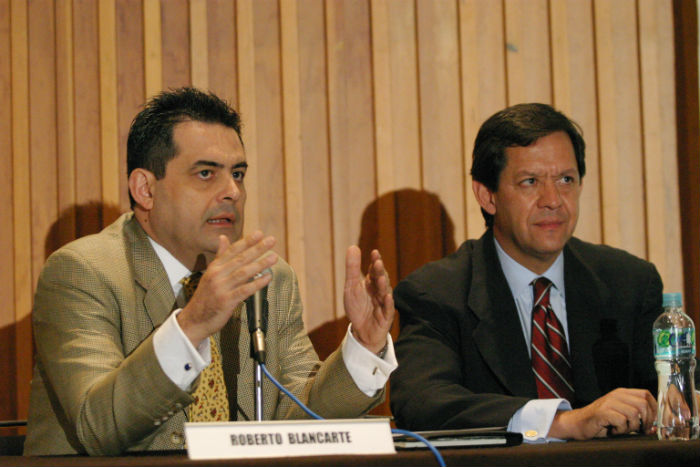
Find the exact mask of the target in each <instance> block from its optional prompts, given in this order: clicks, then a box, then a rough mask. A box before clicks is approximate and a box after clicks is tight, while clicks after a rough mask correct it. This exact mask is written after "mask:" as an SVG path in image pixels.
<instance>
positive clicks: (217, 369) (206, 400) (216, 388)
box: [182, 272, 229, 422]
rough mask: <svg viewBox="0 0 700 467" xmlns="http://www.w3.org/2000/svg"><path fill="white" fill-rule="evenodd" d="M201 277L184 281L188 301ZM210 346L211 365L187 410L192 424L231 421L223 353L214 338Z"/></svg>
mask: <svg viewBox="0 0 700 467" xmlns="http://www.w3.org/2000/svg"><path fill="white" fill-rule="evenodd" d="M201 277H202V273H201V272H195V273H193V274H192V275H190V276H188V277H185V278H184V279H182V286H183V291H184V293H185V300H186V301H189V300H190V298H192V295H193V294H194V291H195V289H196V288H197V285H198V284H199V279H200V278H201ZM209 344H210V346H211V364H209V366H207V367H206V368H205V369H204V370H202V373H201V374H200V375H199V386H197V389H196V390H195V391H194V393H193V394H192V396H193V397H194V401H193V402H192V403H191V404H190V406H189V407H188V408H187V415H188V417H189V420H190V421H191V422H212V421H228V420H229V408H228V396H227V394H226V383H225V382H224V371H223V369H222V366H221V352H220V351H219V345H218V344H217V343H216V340H215V339H214V337H213V336H211V337H209Z"/></svg>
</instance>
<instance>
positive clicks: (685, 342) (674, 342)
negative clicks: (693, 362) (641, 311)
mask: <svg viewBox="0 0 700 467" xmlns="http://www.w3.org/2000/svg"><path fill="white" fill-rule="evenodd" d="M693 355H695V329H694V328H671V329H654V357H655V358H657V359H659V358H661V359H669V358H677V357H691V356H693Z"/></svg>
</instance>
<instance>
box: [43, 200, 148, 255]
mask: <svg viewBox="0 0 700 467" xmlns="http://www.w3.org/2000/svg"><path fill="white" fill-rule="evenodd" d="M136 229H140V227H138V224H137V222H136V220H135V219H133V216H132V215H131V213H128V214H123V215H122V216H120V217H119V218H118V219H117V220H116V221H114V222H113V223H112V224H110V225H108V226H107V227H105V228H104V229H103V230H102V231H100V232H98V233H95V234H90V235H86V236H84V237H80V238H77V239H75V240H73V241H71V242H69V243H67V244H65V245H63V246H62V247H61V248H59V249H58V250H56V251H55V252H53V253H52V254H51V255H50V256H49V257H48V259H47V262H46V267H49V268H50V267H52V266H55V265H56V264H63V263H65V262H83V263H94V264H96V265H102V266H110V267H113V266H116V263H118V262H119V261H121V260H122V259H124V260H126V254H127V253H126V252H127V250H128V246H127V244H128V243H130V242H131V241H132V240H130V239H129V237H130V236H133V235H138V234H137V233H136ZM142 235H143V239H144V240H146V235H145V233H142Z"/></svg>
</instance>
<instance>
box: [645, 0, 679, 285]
mask: <svg viewBox="0 0 700 467" xmlns="http://www.w3.org/2000/svg"><path fill="white" fill-rule="evenodd" d="M671 8H672V5H671V2H670V0H669V1H659V0H655V1H649V0H641V1H640V2H639V3H638V11H639V36H640V40H639V46H640V62H641V63H640V65H641V66H640V73H639V75H640V77H641V90H642V93H641V102H642V126H643V128H642V135H643V141H642V143H643V145H644V180H645V189H646V200H647V202H646V203H645V209H646V218H647V219H648V222H647V225H646V232H647V245H648V250H649V253H648V259H649V260H650V261H652V262H653V263H654V264H655V265H656V267H657V269H658V270H659V273H660V274H661V275H662V277H663V278H664V287H665V289H666V291H679V290H682V289H683V277H682V274H681V271H680V268H678V267H677V266H678V265H679V264H681V262H682V257H681V232H680V226H681V225H680V216H679V213H680V208H679V199H678V190H673V189H668V188H669V187H674V186H675V185H676V183H678V170H677V165H676V164H669V163H668V161H669V160H673V158H674V157H675V154H676V151H677V147H676V138H675V128H676V118H675V117H676V116H675V112H674V109H675V107H676V106H675V83H674V71H673V70H674V61H673V17H672V9H671Z"/></svg>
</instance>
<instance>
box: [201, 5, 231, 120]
mask: <svg viewBox="0 0 700 467" xmlns="http://www.w3.org/2000/svg"><path fill="white" fill-rule="evenodd" d="M206 11H207V34H208V39H207V46H208V47H207V48H208V50H207V53H208V54H209V58H208V60H207V65H208V66H209V72H208V78H209V89H210V90H211V91H212V92H214V93H216V95H218V96H219V97H221V98H222V99H226V100H227V101H228V102H230V103H231V104H232V105H233V106H234V107H236V108H238V92H237V89H238V80H237V77H236V73H237V68H238V67H237V64H238V60H237V57H236V28H235V25H236V5H235V3H234V2H232V1H230V0H209V1H208V2H207V6H206Z"/></svg>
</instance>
